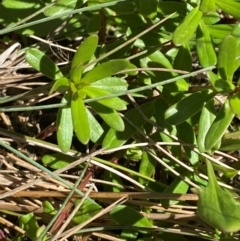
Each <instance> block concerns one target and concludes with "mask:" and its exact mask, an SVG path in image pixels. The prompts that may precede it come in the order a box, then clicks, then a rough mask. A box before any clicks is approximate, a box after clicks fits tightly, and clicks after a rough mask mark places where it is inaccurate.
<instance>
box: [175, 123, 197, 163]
mask: <svg viewBox="0 0 240 241" xmlns="http://www.w3.org/2000/svg"><path fill="white" fill-rule="evenodd" d="M177 131H178V132H177V133H178V138H179V139H180V140H182V141H184V142H185V143H187V144H191V145H196V144H197V140H196V136H195V133H194V131H193V127H192V125H190V124H189V123H188V122H186V121H185V122H183V123H181V124H180V125H178V126H177ZM186 133H188V134H187V135H186ZM183 148H184V150H185V152H186V154H187V157H188V159H189V161H190V163H191V164H192V165H193V166H194V165H196V163H198V161H199V156H198V154H197V153H196V152H194V151H193V150H192V149H191V148H189V147H187V146H183Z"/></svg>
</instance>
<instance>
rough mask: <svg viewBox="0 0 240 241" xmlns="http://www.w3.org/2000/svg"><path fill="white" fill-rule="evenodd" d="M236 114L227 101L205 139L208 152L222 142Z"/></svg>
mask: <svg viewBox="0 0 240 241" xmlns="http://www.w3.org/2000/svg"><path fill="white" fill-rule="evenodd" d="M233 117H234V113H233V112H232V110H231V107H230V104H229V101H228V100H226V101H225V103H224V104H223V106H222V107H221V109H220V110H219V112H218V114H217V116H216V118H215V120H214V121H213V123H212V125H211V127H210V129H209V131H208V133H207V135H206V139H205V148H206V150H211V149H212V147H214V146H215V145H216V143H217V142H218V141H219V140H221V138H222V136H223V135H224V133H225V131H226V130H227V128H228V127H229V125H230V124H231V121H232V119H233Z"/></svg>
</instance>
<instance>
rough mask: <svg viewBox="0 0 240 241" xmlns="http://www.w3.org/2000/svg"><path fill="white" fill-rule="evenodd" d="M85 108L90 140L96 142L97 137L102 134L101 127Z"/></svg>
mask: <svg viewBox="0 0 240 241" xmlns="http://www.w3.org/2000/svg"><path fill="white" fill-rule="evenodd" d="M86 110H87V115H88V121H89V125H90V140H91V141H92V142H93V143H96V142H97V141H98V139H99V138H100V137H101V135H102V134H103V128H102V126H101V125H100V124H99V123H98V121H97V120H96V119H95V117H94V116H93V114H92V113H91V112H90V111H89V110H88V109H86Z"/></svg>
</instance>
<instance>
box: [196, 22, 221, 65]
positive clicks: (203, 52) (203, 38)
mask: <svg viewBox="0 0 240 241" xmlns="http://www.w3.org/2000/svg"><path fill="white" fill-rule="evenodd" d="M196 47H197V53H198V58H199V61H200V63H201V65H202V67H203V68H206V67H209V66H212V65H215V64H216V62H217V56H216V52H215V50H214V47H213V44H212V39H211V36H210V33H209V31H208V28H207V27H206V25H205V23H204V22H203V21H201V22H200V23H199V26H198V29H197V45H196Z"/></svg>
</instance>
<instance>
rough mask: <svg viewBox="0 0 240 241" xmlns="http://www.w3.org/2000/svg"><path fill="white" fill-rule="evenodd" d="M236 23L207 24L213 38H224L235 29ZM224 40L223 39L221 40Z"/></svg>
mask: <svg viewBox="0 0 240 241" xmlns="http://www.w3.org/2000/svg"><path fill="white" fill-rule="evenodd" d="M234 26H235V25H234V24H215V25H209V26H207V28H208V30H209V32H210V34H211V36H212V38H215V39H220V40H222V39H224V38H225V37H226V36H227V35H229V34H231V32H232V30H233V29H234ZM221 42H222V41H221Z"/></svg>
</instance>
